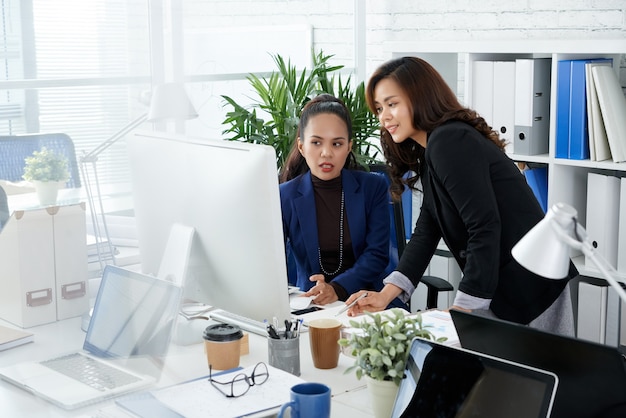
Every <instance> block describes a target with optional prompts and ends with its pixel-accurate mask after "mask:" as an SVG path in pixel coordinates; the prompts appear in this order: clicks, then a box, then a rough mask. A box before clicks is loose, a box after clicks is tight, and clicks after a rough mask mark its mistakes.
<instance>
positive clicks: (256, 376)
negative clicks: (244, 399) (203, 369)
mask: <svg viewBox="0 0 626 418" xmlns="http://www.w3.org/2000/svg"><path fill="white" fill-rule="evenodd" d="M212 369H213V368H212V367H211V366H210V365H209V382H211V384H212V385H213V387H214V388H215V389H217V390H219V391H220V392H222V394H223V395H224V396H226V397H227V398H238V397H239V396H243V395H245V394H246V393H247V392H248V390H250V388H251V387H252V386H254V385H262V384H263V383H265V382H267V379H268V378H269V377H270V375H269V373H268V371H267V366H266V365H265V363H263V362H261V363H257V365H256V366H254V369H252V374H251V375H250V376H248V375H246V374H245V373H239V374H237V375H235V377H233V379H232V380H231V381H229V382H219V381H217V380H215V379H213V370H212ZM229 387H230V388H229ZM229 389H230V390H229Z"/></svg>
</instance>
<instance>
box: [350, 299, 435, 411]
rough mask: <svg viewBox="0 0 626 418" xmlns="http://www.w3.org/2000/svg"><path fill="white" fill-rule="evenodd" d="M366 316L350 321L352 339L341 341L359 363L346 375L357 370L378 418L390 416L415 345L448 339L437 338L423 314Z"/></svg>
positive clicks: (397, 311) (401, 312)
mask: <svg viewBox="0 0 626 418" xmlns="http://www.w3.org/2000/svg"><path fill="white" fill-rule="evenodd" d="M366 315H367V317H366V318H363V319H362V320H361V321H354V320H351V321H350V326H351V327H352V328H353V330H351V332H350V336H349V337H348V338H341V339H340V340H339V345H340V346H342V347H343V348H344V349H345V350H347V352H348V354H349V355H351V356H353V357H355V359H356V360H355V363H354V365H353V366H351V367H349V368H348V369H346V373H349V372H352V371H354V370H356V376H357V378H358V379H361V378H362V377H363V376H366V379H367V385H368V388H369V389H370V393H371V395H372V406H373V409H374V413H375V415H376V416H377V417H379V416H380V417H382V416H389V414H390V413H391V408H392V407H393V401H394V399H395V396H396V393H397V391H398V387H399V385H400V381H401V380H402V377H403V376H404V369H405V366H406V361H407V359H408V356H409V349H410V347H411V341H412V340H413V339H414V338H416V337H420V338H425V339H428V340H434V341H438V342H442V341H445V337H442V338H435V336H434V334H433V333H432V332H431V331H430V330H429V329H428V327H427V326H425V325H423V323H422V317H421V315H420V314H419V313H417V314H415V315H407V314H406V311H404V310H402V309H397V308H396V309H391V310H390V311H385V312H381V313H374V314H372V313H366ZM345 350H344V352H346V351H345Z"/></svg>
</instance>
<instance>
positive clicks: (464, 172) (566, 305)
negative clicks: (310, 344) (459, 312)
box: [347, 57, 578, 335]
mask: <svg viewBox="0 0 626 418" xmlns="http://www.w3.org/2000/svg"><path fill="white" fill-rule="evenodd" d="M366 95H367V101H368V105H369V107H370V109H371V110H372V111H373V112H375V113H376V115H377V116H378V120H379V121H380V125H381V142H382V148H383V152H384V155H385V158H386V160H387V165H388V166H389V170H390V175H391V182H392V184H391V193H392V195H393V196H394V197H395V198H398V197H399V196H400V193H401V192H402V190H403V186H404V183H406V184H408V186H409V187H411V188H416V182H417V181H418V180H420V179H421V187H422V189H423V190H422V191H423V193H424V198H423V206H422V208H421V212H420V215H419V218H418V220H417V223H416V225H415V230H414V232H413V235H412V237H411V240H410V242H409V243H408V244H407V247H406V249H405V251H404V253H403V255H402V258H401V259H400V262H399V264H398V267H397V270H396V271H394V272H393V273H391V274H390V275H389V276H388V277H386V278H385V280H384V283H385V287H384V289H383V290H382V291H381V292H380V293H370V295H369V296H368V297H366V298H364V299H361V301H359V302H358V305H357V306H356V307H355V308H353V309H351V311H349V314H351V315H356V314H358V313H360V312H363V311H365V310H368V311H376V310H380V309H382V308H384V306H386V304H387V303H388V301H389V300H391V299H393V298H395V297H398V296H399V297H400V299H401V300H404V301H406V300H408V298H409V297H410V295H411V294H412V293H413V291H414V290H415V287H416V286H417V284H418V282H419V281H420V278H421V277H422V274H423V273H424V271H425V269H426V267H427V266H428V263H429V262H430V259H431V258H432V256H433V254H434V252H435V249H436V247H437V244H438V242H439V240H440V238H443V240H444V241H445V243H446V244H447V246H448V248H449V250H450V252H451V253H452V254H453V256H454V258H455V259H456V261H457V262H458V264H459V266H460V268H461V270H462V271H463V278H462V280H461V282H460V284H459V289H458V290H457V294H456V298H455V300H454V304H453V306H452V307H451V308H456V309H463V310H468V311H483V312H482V313H483V314H485V315H495V316H496V317H498V318H502V319H505V320H510V321H513V322H517V323H520V324H530V325H531V326H533V327H536V328H540V329H544V330H547V331H552V332H557V333H561V334H566V335H573V334H574V325H573V311H572V304H571V298H570V293H569V286H567V284H568V281H569V280H570V279H571V278H573V277H575V276H576V275H577V274H578V272H577V271H576V269H575V268H574V267H573V264H571V267H570V272H569V274H568V276H567V277H564V278H563V279H562V280H551V279H545V278H542V277H540V276H537V275H535V274H533V273H531V272H529V271H528V270H526V269H524V268H523V267H522V266H521V265H519V264H518V263H517V262H516V261H515V260H514V259H513V258H512V256H511V249H512V248H513V246H514V245H515V244H516V243H517V242H518V241H519V240H520V239H521V238H522V237H523V236H524V235H525V234H526V233H527V232H528V231H529V230H530V229H531V228H532V227H533V226H534V225H535V224H536V223H538V222H539V221H540V220H541V219H543V216H544V213H543V211H542V209H541V207H540V206H539V203H538V202H537V200H536V198H535V197H534V195H533V193H532V191H531V189H530V187H529V186H528V184H527V183H526V181H525V179H524V176H523V175H522V174H521V173H520V171H519V170H518V169H517V167H516V166H515V164H514V162H513V161H511V160H510V159H509V158H508V157H507V156H506V154H505V153H504V145H505V144H504V143H503V141H501V140H500V139H499V137H498V134H497V132H495V131H493V130H492V129H491V127H490V126H488V124H487V122H486V121H485V120H484V119H483V118H482V117H481V116H480V115H478V114H477V113H476V112H475V111H474V110H472V109H468V108H466V107H463V106H462V105H461V104H460V103H459V102H458V100H457V98H456V96H455V95H454V93H453V92H452V90H451V89H450V88H449V87H448V85H447V84H446V83H445V81H444V80H443V78H442V77H441V75H440V74H439V73H437V71H436V70H435V69H434V68H433V67H432V66H430V65H429V64H428V63H427V62H425V61H423V60H421V59H419V58H414V57H404V58H398V59H394V60H391V61H389V62H387V63H385V64H383V65H382V66H381V67H380V68H378V70H377V71H376V72H375V73H374V74H373V75H372V77H371V79H370V81H369V84H368V86H367V92H366ZM407 172H412V174H414V175H413V176H412V177H409V178H408V179H407V180H405V181H404V182H403V178H402V176H403V175H404V174H405V173H407ZM357 296H358V294H356V295H353V296H351V297H350V298H349V299H348V301H347V302H350V301H352V300H353V299H354V298H356V297H357ZM477 313H478V312H477Z"/></svg>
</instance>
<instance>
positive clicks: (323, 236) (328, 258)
mask: <svg viewBox="0 0 626 418" xmlns="http://www.w3.org/2000/svg"><path fill="white" fill-rule="evenodd" d="M311 179H312V181H313V190H314V196H315V211H316V213H317V236H318V241H319V246H320V254H321V258H322V264H323V265H324V270H326V271H328V272H333V271H335V270H337V266H338V265H339V241H340V240H339V236H340V228H339V225H340V209H341V190H342V186H341V177H337V178H334V179H332V180H321V179H319V178H317V177H315V176H313V175H311ZM343 216H344V217H343V262H342V263H341V269H340V270H339V271H338V272H337V273H335V274H333V275H330V276H329V275H327V274H324V276H325V278H326V282H327V283H330V284H331V285H332V286H333V288H334V289H335V292H336V293H337V296H338V297H339V300H346V299H347V298H348V296H349V295H348V293H347V292H346V290H345V289H344V288H343V287H341V286H339V285H338V284H335V283H332V279H333V278H335V277H336V276H338V275H339V274H341V273H342V272H344V271H345V270H347V269H349V268H350V267H352V266H353V265H354V262H355V260H354V252H353V251H352V239H351V238H350V228H349V225H348V217H347V215H346V208H345V202H344V215H343ZM321 271H322V269H321V267H320V272H321Z"/></svg>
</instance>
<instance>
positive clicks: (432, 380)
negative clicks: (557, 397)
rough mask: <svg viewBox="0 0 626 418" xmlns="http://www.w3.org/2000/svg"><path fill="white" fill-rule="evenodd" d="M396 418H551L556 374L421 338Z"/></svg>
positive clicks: (396, 406) (402, 387) (413, 349)
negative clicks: (549, 417) (548, 417)
mask: <svg viewBox="0 0 626 418" xmlns="http://www.w3.org/2000/svg"><path fill="white" fill-rule="evenodd" d="M405 375H406V376H405V378H404V379H403V380H402V382H401V384H400V389H399V391H398V395H397V397H396V401H395V404H394V409H393V413H392V418H399V417H440V418H464V417H482V418H491V417H494V418H495V417H498V418H501V417H508V418H516V417H519V418H533V417H547V416H549V414H550V409H551V405H552V400H553V398H554V393H555V392H556V386H557V378H556V375H554V374H553V373H549V372H546V371H543V370H538V369H534V368H530V367H527V366H523V365H520V364H517V363H513V362H509V361H506V360H502V359H497V358H495V357H491V356H487V355H483V354H479V353H475V352H472V351H468V350H464V349H459V348H453V347H448V346H443V345H441V344H437V343H434V342H430V341H426V340H421V339H415V340H414V341H413V343H412V345H411V351H410V355H409V360H408V362H407V367H406V370H405Z"/></svg>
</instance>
